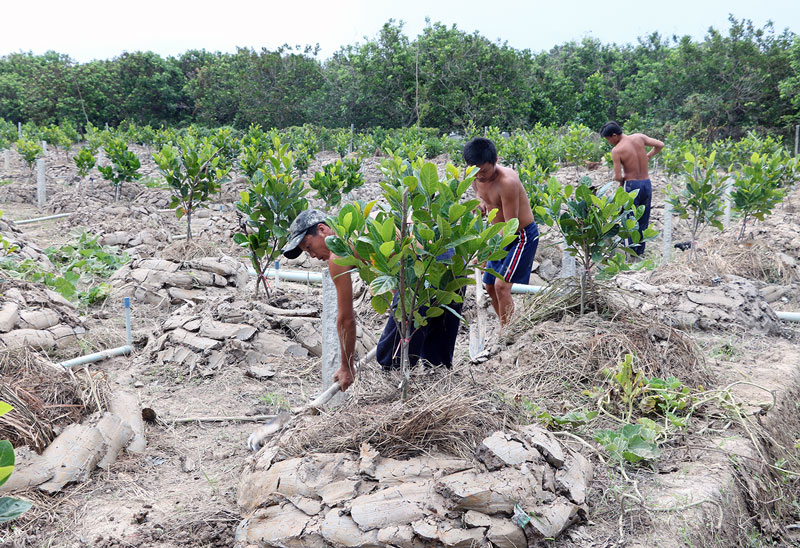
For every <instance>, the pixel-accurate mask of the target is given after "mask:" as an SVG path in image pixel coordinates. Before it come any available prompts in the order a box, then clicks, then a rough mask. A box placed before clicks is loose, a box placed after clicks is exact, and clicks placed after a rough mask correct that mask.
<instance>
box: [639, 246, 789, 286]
mask: <svg viewBox="0 0 800 548" xmlns="http://www.w3.org/2000/svg"><path fill="white" fill-rule="evenodd" d="M778 251H779V250H776V249H775V248H774V247H772V246H770V245H769V242H766V241H763V240H751V239H746V240H743V241H742V242H737V241H734V240H732V239H731V236H730V234H720V235H717V236H714V237H713V238H710V239H709V240H708V241H706V242H704V245H703V248H701V249H699V250H698V251H697V257H696V259H695V260H694V261H693V262H690V261H689V252H684V253H680V252H679V251H677V250H675V251H674V252H673V259H672V261H671V262H670V263H668V264H666V265H662V266H661V267H659V268H658V269H656V270H654V271H653V273H652V274H651V275H650V276H649V277H648V280H647V281H648V283H651V284H654V285H662V284H665V283H679V284H684V285H711V280H712V279H713V278H715V277H718V276H726V275H734V276H741V277H742V278H747V279H750V280H758V281H762V282H766V283H777V284H784V285H786V284H790V283H791V282H792V281H797V279H796V275H795V273H794V272H792V271H791V270H787V269H786V268H785V267H784V266H783V265H782V263H781V261H780V260H779V259H778V255H777V252H778Z"/></svg>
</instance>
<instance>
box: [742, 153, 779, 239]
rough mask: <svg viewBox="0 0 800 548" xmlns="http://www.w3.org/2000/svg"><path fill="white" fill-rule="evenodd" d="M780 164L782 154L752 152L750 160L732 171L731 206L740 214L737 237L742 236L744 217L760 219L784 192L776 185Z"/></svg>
mask: <svg viewBox="0 0 800 548" xmlns="http://www.w3.org/2000/svg"><path fill="white" fill-rule="evenodd" d="M783 167H784V162H783V158H781V157H780V156H779V155H777V154H775V155H772V156H767V155H760V154H758V153H757V152H754V153H753V154H752V156H750V162H749V163H748V164H745V165H744V166H742V169H741V170H740V171H737V172H736V175H735V176H734V179H735V182H734V183H733V191H732V192H731V199H732V200H733V207H734V209H736V211H738V212H739V213H741V215H742V228H741V230H740V231H739V236H738V237H737V240H741V239H742V238H743V237H744V231H745V228H747V220H748V218H750V217H755V218H756V219H758V220H759V221H763V220H764V217H766V216H767V215H769V214H770V213H772V210H773V209H774V208H775V206H776V205H778V204H779V203H780V202H781V200H783V197H784V195H785V193H784V191H783V189H781V188H780V184H781V177H782V175H783Z"/></svg>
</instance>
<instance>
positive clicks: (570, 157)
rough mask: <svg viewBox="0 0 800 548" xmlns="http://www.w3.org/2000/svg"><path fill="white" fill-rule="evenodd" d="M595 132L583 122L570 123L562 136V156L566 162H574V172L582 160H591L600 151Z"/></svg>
mask: <svg viewBox="0 0 800 548" xmlns="http://www.w3.org/2000/svg"><path fill="white" fill-rule="evenodd" d="M594 135H595V133H594V132H593V131H592V130H591V129H589V128H588V127H586V126H584V125H583V124H571V125H570V126H568V127H567V133H566V135H564V137H563V143H564V156H565V157H566V160H567V162H569V163H571V164H575V174H576V175H577V174H578V169H579V167H580V165H581V164H582V163H583V162H586V161H588V160H592V159H593V158H594V157H595V156H596V155H597V154H598V153H599V151H600V145H599V142H598V141H595V140H594Z"/></svg>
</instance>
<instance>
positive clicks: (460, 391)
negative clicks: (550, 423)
mask: <svg viewBox="0 0 800 548" xmlns="http://www.w3.org/2000/svg"><path fill="white" fill-rule="evenodd" d="M376 369H377V368H376ZM418 371H419V370H418ZM399 382H400V374H399V373H384V372H382V371H378V370H369V371H364V372H362V373H361V379H360V381H359V382H358V383H357V384H356V385H354V386H353V389H352V390H353V391H352V393H351V397H350V398H349V400H348V402H347V403H345V404H344V405H342V406H341V407H340V408H338V409H337V410H336V411H335V412H333V413H331V414H330V415H327V416H325V417H323V418H321V419H320V418H314V419H312V420H308V421H306V422H305V423H300V424H297V425H295V426H294V427H292V429H291V430H290V431H289V432H288V435H286V436H284V437H283V438H282V440H281V442H280V443H281V450H282V453H285V454H286V455H288V456H300V455H303V454H306V453H309V452H321V453H327V452H343V451H347V452H358V450H359V447H360V446H361V444H362V443H364V442H366V443H369V444H370V445H372V446H373V447H374V448H375V449H377V450H378V451H379V452H380V453H381V455H382V456H384V457H394V458H401V457H411V456H414V455H419V454H422V453H437V452H440V453H446V454H450V455H455V456H460V457H463V458H472V456H473V454H474V452H475V447H476V445H477V443H478V442H479V441H480V440H481V439H483V437H485V435H486V434H488V433H489V432H491V431H493V430H497V429H502V428H503V426H504V423H505V416H506V413H505V412H504V411H503V410H502V409H499V408H498V404H500V403H501V402H499V400H497V399H496V398H494V397H493V396H492V394H491V392H489V391H486V390H485V387H483V386H481V385H480V384H478V383H476V382H475V381H473V380H472V379H470V378H469V377H467V376H465V375H463V374H462V373H459V372H456V371H448V370H446V369H434V370H429V371H427V372H426V373H425V374H422V375H417V376H414V377H412V385H411V387H410V389H409V393H410V395H409V398H408V400H407V401H405V402H403V401H401V399H400V392H399V390H398V389H397V385H398V384H399ZM500 407H502V405H500Z"/></svg>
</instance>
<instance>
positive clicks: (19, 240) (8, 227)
mask: <svg viewBox="0 0 800 548" xmlns="http://www.w3.org/2000/svg"><path fill="white" fill-rule="evenodd" d="M0 235H2V237H3V238H4V239H5V240H6V241H7V242H8V243H9V244H10V246H12V247H15V248H16V251H13V252H12V253H9V254H7V255H6V256H7V257H11V258H14V259H20V260H25V259H30V260H32V261H34V262H36V263H38V265H39V266H40V267H41V268H42V269H44V270H46V271H48V272H52V271H53V270H54V267H53V263H51V262H50V259H49V258H48V257H47V255H45V254H44V251H42V250H41V249H40V248H38V247H36V246H35V245H33V244H31V243H30V242H28V240H27V238H26V237H25V234H24V233H23V232H22V231H21V230H20V229H19V228H17V226H16V225H15V224H14V221H9V220H6V219H0ZM0 260H1V259H0Z"/></svg>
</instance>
